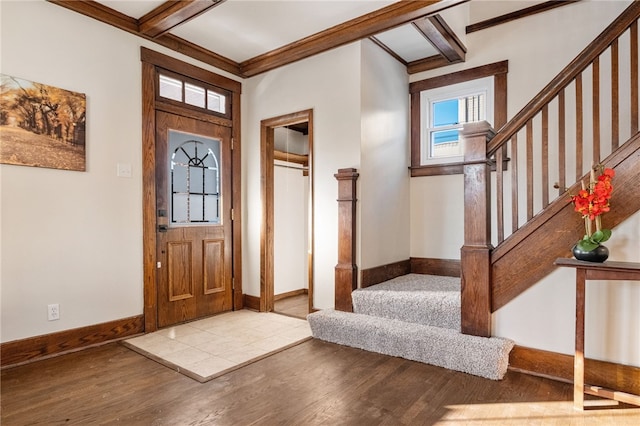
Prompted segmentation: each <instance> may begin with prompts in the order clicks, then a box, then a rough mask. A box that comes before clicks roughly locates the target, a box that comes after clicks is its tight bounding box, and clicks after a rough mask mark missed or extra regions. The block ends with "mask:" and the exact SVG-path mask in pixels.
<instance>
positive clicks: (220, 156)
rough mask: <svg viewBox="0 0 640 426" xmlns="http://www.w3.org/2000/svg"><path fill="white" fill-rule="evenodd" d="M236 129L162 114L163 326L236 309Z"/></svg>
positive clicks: (160, 292) (160, 267) (159, 196)
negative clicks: (233, 223) (233, 170)
mask: <svg viewBox="0 0 640 426" xmlns="http://www.w3.org/2000/svg"><path fill="white" fill-rule="evenodd" d="M230 199H231V129H230V128H228V127H225V126H221V125H217V124H213V123H211V122H205V121H200V120H196V119H194V118H187V117H183V116H179V115H174V114H169V113H165V112H161V111H158V112H157V113H156V200H157V210H156V215H157V239H156V241H157V259H158V265H157V267H158V270H157V274H156V276H157V291H158V295H157V296H158V326H159V327H165V326H168V325H172V324H177V323H181V322H185V321H190V320H194V319H198V318H202V317H206V316H209V315H213V314H216V313H220V312H224V311H229V310H231V309H232V307H233V304H232V301H233V294H232V274H231V271H232V268H231V261H232V244H231V241H232V238H231V202H230Z"/></svg>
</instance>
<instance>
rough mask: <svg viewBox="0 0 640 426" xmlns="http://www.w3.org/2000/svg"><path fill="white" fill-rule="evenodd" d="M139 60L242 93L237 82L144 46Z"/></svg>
mask: <svg viewBox="0 0 640 426" xmlns="http://www.w3.org/2000/svg"><path fill="white" fill-rule="evenodd" d="M140 60H141V61H142V62H149V63H151V64H153V65H156V66H158V67H161V68H165V69H167V70H169V71H173V72H175V73H178V74H181V75H185V76H188V77H191V78H194V79H196V80H200V81H203V82H205V83H209V84H212V85H214V86H218V87H221V88H223V89H226V90H229V91H231V92H238V93H242V83H241V82H239V81H237V80H233V79H231V78H228V77H225V76H223V75H220V74H216V73H214V72H211V71H208V70H205V69H203V68H200V67H197V66H195V65H191V64H188V63H186V62H182V61H181V60H179V59H176V58H172V57H171V56H167V55H164V54H162V53H158V52H156V51H153V50H151V49H147V48H146V47H144V46H142V47H140Z"/></svg>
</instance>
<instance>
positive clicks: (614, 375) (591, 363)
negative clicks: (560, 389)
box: [509, 346, 640, 395]
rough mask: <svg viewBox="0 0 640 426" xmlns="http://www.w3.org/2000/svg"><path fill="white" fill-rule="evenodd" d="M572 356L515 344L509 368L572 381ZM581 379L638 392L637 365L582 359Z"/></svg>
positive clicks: (607, 386)
mask: <svg viewBox="0 0 640 426" xmlns="http://www.w3.org/2000/svg"><path fill="white" fill-rule="evenodd" d="M573 362H574V359H573V356H572V355H565V354H560V353H557V352H549V351H544V350H541V349H533V348H527V347H523V346H515V347H514V348H513V349H512V350H511V353H510V354H509V369H510V370H513V371H519V372H522V373H526V374H531V375H534V376H539V377H546V378H549V379H553V380H559V381H562V382H566V383H572V382H573ZM585 382H587V383H589V384H593V385H597V386H602V387H606V388H609V389H617V390H620V391H622V392H627V393H631V394H635V395H638V394H640V368H638V367H633V366H628V365H623V364H615V363H612V362H606V361H599V360H595V359H588V358H587V359H585Z"/></svg>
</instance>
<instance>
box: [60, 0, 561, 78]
mask: <svg viewBox="0 0 640 426" xmlns="http://www.w3.org/2000/svg"><path fill="white" fill-rule="evenodd" d="M49 1H50V2H52V3H55V4H58V5H60V6H63V7H66V8H68V9H71V10H74V11H76V12H79V13H82V14H84V15H87V16H90V17H92V18H95V19H98V20H100V21H102V22H104V23H106V24H110V25H113V26H116V27H118V28H120V29H122V30H124V31H128V32H130V33H133V34H136V35H138V36H140V37H143V38H146V39H149V40H153V41H155V42H156V43H158V44H161V45H163V46H165V47H168V48H170V49H173V50H176V51H179V52H181V53H183V54H186V55H188V56H191V57H193V58H195V59H198V60H200V61H203V62H205V63H208V64H210V65H213V66H215V67H218V68H220V69H223V70H225V71H228V72H230V73H232V74H235V75H237V76H240V77H251V76H254V75H257V74H260V73H263V72H266V71H269V70H272V69H275V68H277V67H280V66H282V65H286V64H288V63H291V62H295V61H297V60H300V59H303V58H306V57H309V56H312V55H315V54H317V53H321V52H324V51H326V50H329V49H332V48H334V47H338V46H341V45H344V44H347V43H351V42H353V41H356V40H360V39H363V38H370V39H371V40H372V41H374V42H375V43H377V44H378V45H379V46H380V47H382V48H383V49H385V50H386V51H387V52H389V54H391V55H392V56H393V57H395V58H396V59H397V60H398V61H400V62H402V63H403V64H405V65H406V66H407V70H408V72H409V73H413V72H419V71H423V70H427V69H433V68H437V67H440V66H444V65H449V64H451V63H456V62H461V61H464V58H465V54H466V47H465V46H464V44H463V42H461V41H460V37H459V35H460V32H461V31H464V26H463V27H462V28H457V29H456V30H454V29H452V28H451V27H450V26H449V23H448V22H447V19H449V18H448V16H450V15H451V14H452V13H453V14H455V11H456V8H458V9H457V10H460V9H459V8H460V7H462V6H461V5H462V4H464V3H466V2H468V1H469V0H441V1H438V0H417V1H390V0H181V1H175V0H174V1H164V0H102V1H93V0H49ZM489 3H497V4H496V5H493V6H492V7H489V8H485V12H486V10H488V9H491V8H493V9H494V10H498V11H499V13H502V14H504V13H509V12H510V11H511V12H513V11H514V10H518V9H519V8H523V7H529V8H531V7H536V5H538V7H539V6H541V5H543V4H549V3H558V2H541V1H511V2H504V1H502V2H495V1H493V2H485V4H489ZM469 10H470V8H467V9H465V11H464V12H465V13H464V15H465V17H466V18H467V21H468V18H469V12H468V11H469ZM458 15H459V14H458ZM489 18H491V16H489ZM485 19H487V18H485ZM456 32H457V33H456Z"/></svg>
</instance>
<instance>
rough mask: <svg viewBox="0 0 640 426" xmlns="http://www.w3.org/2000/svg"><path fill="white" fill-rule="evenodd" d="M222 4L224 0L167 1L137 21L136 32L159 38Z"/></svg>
mask: <svg viewBox="0 0 640 426" xmlns="http://www.w3.org/2000/svg"><path fill="white" fill-rule="evenodd" d="M222 2H224V0H180V1H167V2H165V3H163V4H161V5H160V6H158V7H156V8H155V9H153V10H152V11H151V12H149V13H147V14H146V15H144V16H142V17H141V18H140V19H138V31H140V32H141V33H142V34H145V35H147V36H149V37H153V38H156V37H159V36H161V35H163V34H166V33H167V32H169V31H170V30H172V29H173V28H175V27H177V26H179V25H181V24H183V23H185V22H187V21H189V20H190V19H193V18H195V17H196V16H198V15H200V14H201V13H204V12H206V11H207V10H209V9H211V8H213V7H215V6H217V5H219V4H221V3H222Z"/></svg>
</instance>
